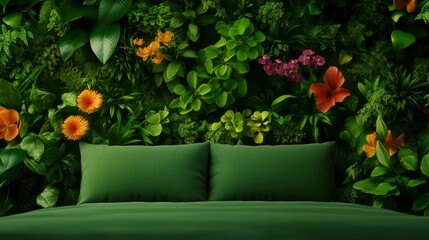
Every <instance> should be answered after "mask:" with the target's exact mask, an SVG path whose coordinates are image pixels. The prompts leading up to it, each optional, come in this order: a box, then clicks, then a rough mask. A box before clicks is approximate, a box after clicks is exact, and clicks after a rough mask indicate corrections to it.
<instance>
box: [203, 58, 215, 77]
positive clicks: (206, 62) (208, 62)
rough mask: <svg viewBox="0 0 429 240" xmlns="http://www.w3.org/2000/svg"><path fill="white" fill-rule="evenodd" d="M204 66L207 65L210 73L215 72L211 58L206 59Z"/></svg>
mask: <svg viewBox="0 0 429 240" xmlns="http://www.w3.org/2000/svg"><path fill="white" fill-rule="evenodd" d="M204 66H205V67H206V70H207V72H208V73H210V74H212V73H213V62H212V60H211V59H210V58H207V59H206V61H205V62H204Z"/></svg>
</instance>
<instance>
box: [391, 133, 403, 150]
mask: <svg viewBox="0 0 429 240" xmlns="http://www.w3.org/2000/svg"><path fill="white" fill-rule="evenodd" d="M404 137H405V135H404V134H401V135H399V136H398V137H397V138H396V139H395V140H394V141H393V144H394V145H395V146H398V147H404V146H405V141H404Z"/></svg>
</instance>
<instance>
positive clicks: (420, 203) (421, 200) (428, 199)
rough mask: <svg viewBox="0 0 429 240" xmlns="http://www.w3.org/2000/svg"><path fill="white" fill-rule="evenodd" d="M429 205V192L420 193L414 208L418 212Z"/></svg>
mask: <svg viewBox="0 0 429 240" xmlns="http://www.w3.org/2000/svg"><path fill="white" fill-rule="evenodd" d="M428 205H429V192H427V193H424V194H422V195H420V196H419V197H418V198H417V199H416V200H414V203H413V210H414V211H416V212H418V211H421V210H423V209H425V208H426V207H427V206H428Z"/></svg>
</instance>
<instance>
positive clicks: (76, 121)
mask: <svg viewBox="0 0 429 240" xmlns="http://www.w3.org/2000/svg"><path fill="white" fill-rule="evenodd" d="M62 130H63V131H62V132H63V134H64V136H66V138H67V139H69V140H73V141H76V140H79V139H81V138H82V137H83V136H85V134H86V132H88V130H89V123H88V120H86V119H85V118H83V117H82V116H75V115H74V116H70V117H68V118H67V119H66V120H64V123H63V125H62Z"/></svg>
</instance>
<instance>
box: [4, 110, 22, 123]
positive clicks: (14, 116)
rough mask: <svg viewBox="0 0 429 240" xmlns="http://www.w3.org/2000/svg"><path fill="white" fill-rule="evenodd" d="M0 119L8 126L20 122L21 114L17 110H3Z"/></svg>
mask: <svg viewBox="0 0 429 240" xmlns="http://www.w3.org/2000/svg"><path fill="white" fill-rule="evenodd" d="M0 118H1V119H2V120H3V122H4V123H5V124H6V125H8V124H9V123H14V122H18V120H19V114H18V112H17V111H16V110H13V109H11V110H3V111H1V112H0Z"/></svg>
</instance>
